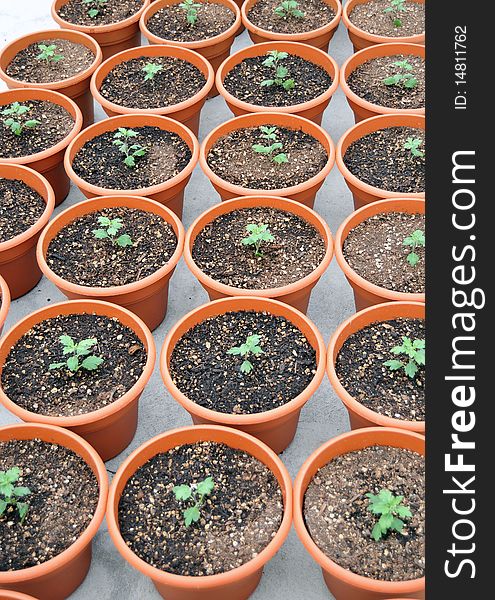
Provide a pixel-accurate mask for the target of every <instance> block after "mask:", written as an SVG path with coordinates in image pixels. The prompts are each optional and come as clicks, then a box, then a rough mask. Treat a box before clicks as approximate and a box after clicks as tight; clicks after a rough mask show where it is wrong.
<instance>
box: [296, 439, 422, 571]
mask: <svg viewBox="0 0 495 600" xmlns="http://www.w3.org/2000/svg"><path fill="white" fill-rule="evenodd" d="M424 478H425V461H424V457H422V456H421V455H420V454H417V453H416V452H412V451H411V450H404V449H402V448H393V447H391V446H370V447H368V448H364V449H363V450H356V451H354V452H349V453H348V454H344V455H342V456H338V457H336V458H334V459H333V460H331V461H330V462H329V463H327V464H326V465H325V466H324V467H322V468H321V469H319V471H318V472H317V473H316V474H315V476H314V477H313V479H312V481H311V482H310V484H309V486H308V489H307V490H306V494H305V497H304V518H305V521H306V526H307V528H308V531H309V533H310V535H311V537H312V538H313V541H314V542H315V544H316V545H317V546H318V547H319V548H320V550H321V551H322V552H324V554H325V555H326V556H328V557H329V558H330V559H331V560H333V561H335V562H336V563H337V564H338V565H340V566H341V567H343V568H344V569H348V570H349V571H352V572H353V573H357V574H358V575H362V576H363V577H369V578H372V579H379V580H382V581H407V580H410V579H417V578H419V577H422V576H423V575H424V570H425V498H424V496H425V489H424V488H425V482H424ZM382 489H387V490H389V491H390V492H392V494H394V496H404V500H403V502H402V505H403V506H407V507H409V509H410V510H411V513H412V517H410V518H404V519H403V522H404V524H405V527H404V529H403V531H402V533H399V532H397V531H389V532H388V533H386V534H385V536H383V537H382V538H381V539H380V540H379V541H375V540H374V539H373V538H372V536H371V531H372V529H373V527H374V525H375V523H376V522H377V520H378V518H379V517H377V515H374V514H373V513H372V512H371V511H370V510H368V506H369V499H368V498H367V497H366V496H365V494H367V493H371V494H374V495H377V494H379V493H380V491H381V490H382Z"/></svg>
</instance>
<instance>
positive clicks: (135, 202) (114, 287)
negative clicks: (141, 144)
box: [37, 196, 184, 330]
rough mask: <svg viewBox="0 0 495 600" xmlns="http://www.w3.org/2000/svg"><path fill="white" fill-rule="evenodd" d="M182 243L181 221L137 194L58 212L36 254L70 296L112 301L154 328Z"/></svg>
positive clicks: (161, 314) (97, 200) (159, 319)
mask: <svg viewBox="0 0 495 600" xmlns="http://www.w3.org/2000/svg"><path fill="white" fill-rule="evenodd" d="M183 245H184V228H183V226H182V223H181V222H180V221H179V219H178V218H177V217H176V215H175V214H174V213H172V212H171V211H170V210H168V209H167V208H166V207H164V206H162V205H161V204H158V203H157V202H154V201H153V200H149V199H147V198H140V197H137V196H104V197H101V198H94V199H92V200H86V201H85V202H80V203H78V204H75V205H74V206H71V207H70V208H68V209H67V210H65V211H63V212H62V213H60V214H59V215H57V217H56V218H55V219H53V221H51V222H50V224H49V225H48V227H47V228H46V229H45V230H44V231H43V233H42V235H41V237H40V239H39V242H38V248H37V259H38V264H39V266H40V268H41V270H42V271H43V273H44V274H45V275H46V277H48V279H49V280H50V281H51V282H52V283H54V284H55V285H56V286H57V288H58V289H59V290H60V291H61V292H62V293H63V294H65V296H67V297H68V298H69V299H86V300H89V299H94V300H106V301H107V302H113V303H114V304H118V305H119V306H123V307H124V308H127V309H128V310H130V311H131V312H133V313H134V314H136V315H137V316H138V317H139V318H141V319H142V320H143V321H144V322H145V323H146V325H147V326H148V327H149V328H150V329H151V330H153V329H155V328H156V327H158V325H159V324H160V323H161V322H162V321H163V319H164V318H165V315H166V313H167V304H168V286H169V281H170V278H171V277H172V275H173V272H174V270H175V267H176V265H177V263H178V262H179V259H180V256H181V254H182V249H183Z"/></svg>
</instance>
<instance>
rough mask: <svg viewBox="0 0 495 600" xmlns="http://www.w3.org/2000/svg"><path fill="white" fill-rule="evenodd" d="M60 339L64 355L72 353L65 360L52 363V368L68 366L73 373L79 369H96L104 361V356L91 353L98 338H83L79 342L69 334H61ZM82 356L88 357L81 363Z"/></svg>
mask: <svg viewBox="0 0 495 600" xmlns="http://www.w3.org/2000/svg"><path fill="white" fill-rule="evenodd" d="M59 339H60V343H61V344H62V346H63V355H64V356H66V355H67V354H70V356H69V358H68V359H67V360H66V361H65V362H58V363H51V365H50V367H49V368H50V370H53V369H60V368H61V367H67V368H68V369H69V371H70V372H71V373H77V372H78V371H79V369H86V371H94V370H95V369H97V368H98V367H99V366H100V365H101V363H102V362H103V358H100V357H99V356H95V355H94V354H91V351H92V348H93V346H95V345H96V344H97V343H98V341H97V340H96V338H89V339H86V340H81V341H80V342H79V343H77V344H76V343H75V342H74V340H73V339H72V338H71V337H70V336H69V335H61V336H60V338H59ZM81 357H86V358H84V359H83V361H82V362H81V363H80V362H79V359H80V358H81Z"/></svg>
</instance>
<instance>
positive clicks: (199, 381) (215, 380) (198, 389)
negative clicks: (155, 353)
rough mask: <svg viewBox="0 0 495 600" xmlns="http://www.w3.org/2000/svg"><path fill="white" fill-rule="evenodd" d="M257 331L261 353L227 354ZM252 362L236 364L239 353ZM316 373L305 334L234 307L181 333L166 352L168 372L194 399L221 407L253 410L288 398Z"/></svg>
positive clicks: (277, 319)
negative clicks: (244, 365)
mask: <svg viewBox="0 0 495 600" xmlns="http://www.w3.org/2000/svg"><path fill="white" fill-rule="evenodd" d="M250 335H259V336H260V342H259V346H260V347H261V349H262V350H263V353H262V354H258V355H256V356H253V355H252V354H251V355H249V356H248V357H242V356H238V355H233V354H228V351H229V350H230V349H231V348H233V347H239V346H241V344H244V343H245V342H246V339H247V337H248V336H250ZM245 358H248V360H249V361H250V362H251V364H252V365H253V369H252V371H251V372H250V373H243V372H242V371H241V370H240V367H241V364H242V363H243V361H244V359H245ZM315 373H316V353H315V350H314V349H313V347H312V346H311V344H310V343H309V342H308V340H307V339H306V336H305V335H304V334H303V333H302V332H301V331H300V330H299V329H298V328H297V327H295V326H294V325H292V323H291V322H290V321H288V320H287V319H285V318H284V317H276V316H274V315H271V314H269V313H265V312H255V311H239V312H228V313H225V314H224V315H218V316H216V317H211V318H209V319H206V320H205V321H203V322H201V323H198V324H197V325H195V326H194V327H193V328H191V329H190V330H189V331H188V332H187V333H186V334H184V335H183V336H182V337H181V338H180V340H179V341H178V342H177V344H176V345H175V348H174V350H173V352H172V355H171V357H170V374H171V377H172V380H173V382H174V383H175V385H176V386H177V387H178V388H179V389H180V391H181V392H182V393H183V394H184V395H185V396H187V397H188V398H189V399H190V400H192V401H193V402H196V404H199V405H200V406H204V407H205V408H209V409H210V410H215V411H217V412H221V413H232V414H254V413H260V412H265V411H267V410H271V409H273V408H278V407H279V406H283V405H284V404H287V402H289V401H290V400H292V399H293V398H295V397H296V396H298V395H299V394H300V393H301V392H303V391H304V390H305V389H306V388H307V386H308V385H309V383H310V382H311V381H312V379H313V377H314V375H315Z"/></svg>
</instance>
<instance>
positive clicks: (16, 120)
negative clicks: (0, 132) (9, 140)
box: [2, 102, 41, 135]
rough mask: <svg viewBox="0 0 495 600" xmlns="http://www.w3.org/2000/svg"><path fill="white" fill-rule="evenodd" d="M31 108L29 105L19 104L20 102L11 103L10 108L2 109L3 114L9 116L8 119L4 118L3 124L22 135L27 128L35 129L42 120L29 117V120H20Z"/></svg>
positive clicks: (16, 133)
mask: <svg viewBox="0 0 495 600" xmlns="http://www.w3.org/2000/svg"><path fill="white" fill-rule="evenodd" d="M30 110H31V109H30V108H29V106H26V105H24V104H19V102H13V103H12V104H11V105H10V108H5V109H4V110H3V111H2V115H5V116H6V117H9V118H8V119H4V121H3V124H4V125H5V127H8V128H9V129H10V131H12V133H14V134H15V135H21V134H22V132H23V131H24V130H25V129H34V128H35V127H36V126H37V125H39V124H40V123H41V121H38V120H37V119H28V120H27V121H24V122H21V120H20V117H21V116H22V115H25V114H26V113H28V112H29V111H30Z"/></svg>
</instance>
